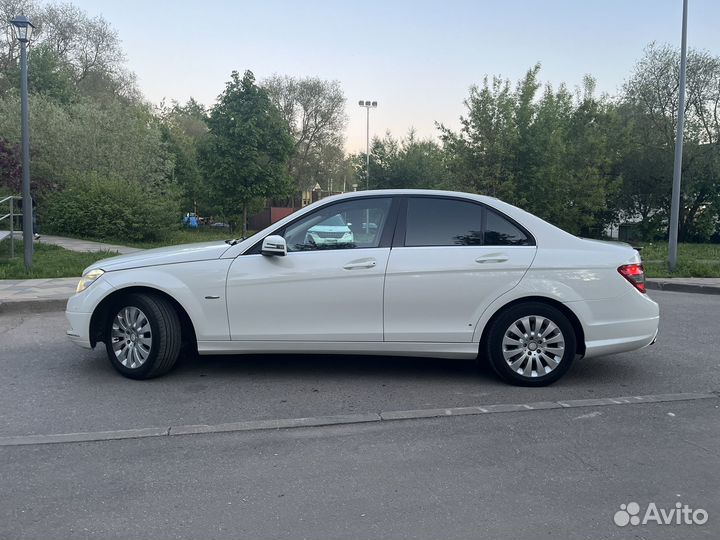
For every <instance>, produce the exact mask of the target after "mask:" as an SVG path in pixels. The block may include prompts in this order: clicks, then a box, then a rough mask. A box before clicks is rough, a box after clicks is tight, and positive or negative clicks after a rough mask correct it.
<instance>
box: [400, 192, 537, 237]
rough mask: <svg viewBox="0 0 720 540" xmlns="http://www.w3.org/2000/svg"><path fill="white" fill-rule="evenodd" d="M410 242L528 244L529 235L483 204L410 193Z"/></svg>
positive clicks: (407, 222) (408, 233)
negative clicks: (415, 195) (412, 195)
mask: <svg viewBox="0 0 720 540" xmlns="http://www.w3.org/2000/svg"><path fill="white" fill-rule="evenodd" d="M405 229H406V230H405V245H406V246H482V245H486V246H527V245H532V241H530V240H529V238H528V236H527V235H526V234H525V233H524V232H523V231H522V230H521V229H520V228H519V227H517V226H516V225H514V224H513V223H512V222H511V221H509V220H508V219H507V218H505V217H503V216H502V215H500V214H498V213H497V212H495V211H493V210H490V209H487V208H485V207H484V206H481V205H479V204H474V203H471V202H466V201H458V200H454V199H440V198H437V199H435V198H431V197H415V198H413V197H410V198H409V199H408V207H407V221H406V228H405Z"/></svg>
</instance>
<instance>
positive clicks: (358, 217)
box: [284, 197, 391, 251]
mask: <svg viewBox="0 0 720 540" xmlns="http://www.w3.org/2000/svg"><path fill="white" fill-rule="evenodd" d="M390 202H391V199H390V198H387V197H384V198H373V199H358V200H354V201H348V202H343V203H338V204H333V205H331V206H329V207H325V208H321V209H320V210H317V211H316V212H313V213H311V214H309V215H307V216H305V217H303V218H301V219H300V220H299V221H297V222H295V223H293V224H292V225H290V226H288V228H287V229H286V230H285V234H284V237H285V242H286V243H287V247H288V251H317V250H326V249H353V248H372V247H378V245H380V237H381V234H382V230H383V227H384V225H385V221H386V220H387V217H388V213H389V212H390Z"/></svg>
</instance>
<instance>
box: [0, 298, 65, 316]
mask: <svg viewBox="0 0 720 540" xmlns="http://www.w3.org/2000/svg"><path fill="white" fill-rule="evenodd" d="M67 302H68V299H67V298H39V299H37V300H15V301H13V300H10V301H0V315H7V314H9V313H47V312H48V311H65V306H67Z"/></svg>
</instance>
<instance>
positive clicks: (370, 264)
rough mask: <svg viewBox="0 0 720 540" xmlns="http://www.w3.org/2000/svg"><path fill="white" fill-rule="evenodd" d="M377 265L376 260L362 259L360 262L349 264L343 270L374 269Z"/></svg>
mask: <svg viewBox="0 0 720 540" xmlns="http://www.w3.org/2000/svg"><path fill="white" fill-rule="evenodd" d="M376 265H377V261H376V260H375V259H360V260H359V261H352V262H349V263H347V264H346V265H345V266H343V268H344V269H345V270H358V269H360V268H374V267H375V266H376Z"/></svg>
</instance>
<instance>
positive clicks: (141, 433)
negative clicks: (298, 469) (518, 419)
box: [0, 392, 718, 447]
mask: <svg viewBox="0 0 720 540" xmlns="http://www.w3.org/2000/svg"><path fill="white" fill-rule="evenodd" d="M717 398H718V396H717V395H716V394H715V393H693V392H689V393H683V394H651V395H645V396H626V397H616V398H592V399H571V400H565V401H539V402H532V403H499V404H492V405H475V406H471V407H452V408H447V409H414V410H408V411H386V412H373V413H358V414H340V415H331V416H313V417H305V418H278V419H269V420H244V421H240V422H231V423H225V424H214V425H207V424H199V425H197V424H196V425H184V426H169V427H147V428H134V429H123V430H117V431H95V432H83V433H51V434H45V435H43V434H33V435H7V436H0V447H4V446H34V445H40V444H58V443H65V444H67V443H83V442H100V441H118V440H124V439H145V438H149V437H179V436H184V435H201V434H217V433H238V432H247V431H267V430H280V429H296V428H312V427H326V426H339V425H352V424H365V423H386V422H393V421H398V420H419V419H424V418H447V417H449V416H470V415H486V414H496V413H518V412H521V413H527V412H529V411H545V410H548V409H555V410H567V409H574V408H583V407H593V408H595V407H606V406H614V405H635V404H650V403H668V402H673V401H694V400H700V399H717Z"/></svg>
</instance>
